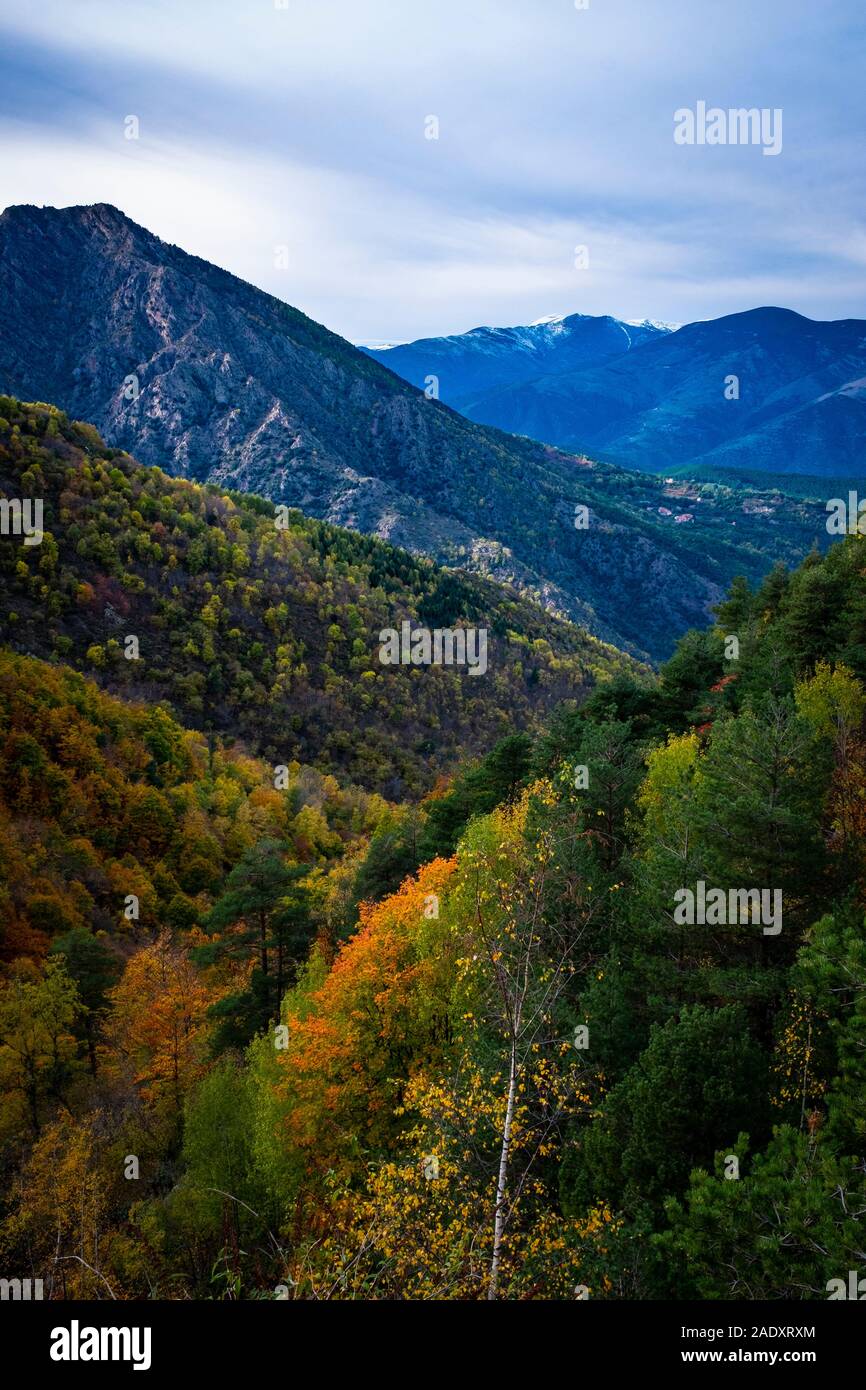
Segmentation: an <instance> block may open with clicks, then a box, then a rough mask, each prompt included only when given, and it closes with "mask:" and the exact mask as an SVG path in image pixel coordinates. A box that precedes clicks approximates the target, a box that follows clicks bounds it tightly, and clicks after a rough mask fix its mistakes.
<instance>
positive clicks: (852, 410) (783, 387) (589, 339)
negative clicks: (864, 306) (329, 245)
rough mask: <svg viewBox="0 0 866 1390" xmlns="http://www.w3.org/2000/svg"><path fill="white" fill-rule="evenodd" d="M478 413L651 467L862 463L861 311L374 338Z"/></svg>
mask: <svg viewBox="0 0 866 1390" xmlns="http://www.w3.org/2000/svg"><path fill="white" fill-rule="evenodd" d="M364 350H365V351H366V352H368V353H369V355H370V356H373V357H375V358H376V359H377V360H378V361H379V362H381V363H383V364H384V365H385V366H388V367H390V368H391V369H392V371H395V372H397V373H398V375H400V376H402V377H403V378H404V379H405V380H407V381H410V382H412V383H413V384H414V385H416V386H420V387H422V388H423V387H424V385H425V382H426V381H427V380H428V379H429V378H430V377H436V378H437V386H438V392H439V396H440V398H441V399H442V400H443V401H445V402H446V403H447V404H449V405H451V406H453V407H454V408H455V409H457V410H459V411H460V412H461V413H462V414H464V415H466V416H467V417H468V418H469V419H471V420H474V421H476V422H477V423H479V424H486V425H495V426H497V427H498V428H499V429H503V430H508V431H509V432H510V433H512V434H519V435H528V436H530V437H531V438H534V439H539V440H543V441H544V442H545V443H549V444H554V445H556V446H558V447H560V448H564V449H569V450H574V451H584V452H587V453H590V454H593V455H595V456H602V457H605V458H607V459H610V460H612V461H614V462H617V463H620V464H622V465H623V466H625V467H628V468H635V469H641V470H645V471H648V472H659V471H662V472H668V473H671V472H673V473H676V472H677V471H679V472H681V473H683V474H694V473H695V472H696V471H697V470H700V473H701V475H702V476H712V475H713V474H720V473H723V472H726V471H727V470H731V469H733V470H737V471H749V472H751V473H755V472H762V473H773V474H809V475H813V476H819V477H836V478H839V477H856V476H860V475H862V474H863V473H864V471H866V469H864V457H866V447H864V446H866V322H864V321H863V320H861V319H840V320H837V321H835V322H827V323H823V322H816V321H814V320H812V319H808V318H805V317H804V316H803V315H801V314H797V313H794V312H793V311H792V310H790V309H780V308H774V307H765V308H759V309H750V310H748V311H746V312H744V313H739V314H728V315H726V316H725V317H723V318H718V319H709V320H706V321H701V322H697V323H689V324H686V325H684V326H683V327H679V328H676V326H675V325H669V324H656V323H653V322H651V321H648V320H645V321H644V322H642V323H626V322H623V321H622V320H620V319H616V318H611V317H610V316H607V315H605V316H601V317H593V316H591V315H585V314H569V315H564V316H561V317H560V316H551V317H550V318H549V319H546V320H540V321H539V322H537V323H535V324H530V325H528V326H526V327H517V328H475V329H473V330H471V332H469V333H462V334H457V335H454V336H452V337H444V338H426V339H420V340H419V341H417V342H414V343H402V344H397V345H394V346H387V347H386V346H378V347H367V348H365V349H364Z"/></svg>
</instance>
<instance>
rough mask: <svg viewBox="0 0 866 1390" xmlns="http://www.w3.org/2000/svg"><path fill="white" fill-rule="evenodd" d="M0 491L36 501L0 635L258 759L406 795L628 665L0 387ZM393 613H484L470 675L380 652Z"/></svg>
mask: <svg viewBox="0 0 866 1390" xmlns="http://www.w3.org/2000/svg"><path fill="white" fill-rule="evenodd" d="M0 495H2V496H5V497H9V498H21V497H26V496H34V495H35V496H36V497H39V498H41V499H43V502H44V521H43V527H44V531H45V536H44V539H43V540H42V543H41V544H38V545H25V544H24V540H23V537H21V536H16V535H8V536H6V535H3V536H0V574H2V579H3V587H2V599H0V641H2V642H4V643H6V644H7V645H9V646H13V647H15V648H17V649H18V650H19V651H22V652H24V653H26V654H28V655H36V656H40V657H53V658H55V659H57V658H60V659H62V660H64V661H67V662H69V663H71V664H73V665H75V666H77V667H79V668H80V669H82V670H84V671H85V672H86V673H87V674H89V675H93V676H95V677H96V678H97V679H98V680H99V681H100V682H101V683H102V684H103V685H104V686H105V687H106V688H107V689H108V690H110V691H112V692H114V693H119V694H122V695H124V696H125V697H127V698H134V699H143V700H149V701H154V700H168V701H170V702H171V704H172V706H173V707H174V708H175V709H176V710H177V711H178V713H179V714H180V716H181V717H182V718H183V719H184V720H185V721H186V722H187V723H188V724H191V725H193V726H194V727H198V728H204V729H205V730H206V731H214V732H216V733H220V732H223V733H231V734H235V735H240V736H241V737H242V738H243V739H244V740H245V742H246V743H247V744H248V746H249V747H251V748H252V749H253V750H254V751H255V752H258V753H261V754H262V755H263V756H265V757H267V758H269V759H270V760H271V762H272V763H273V764H274V765H277V764H281V765H288V764H289V763H291V762H292V761H293V760H296V759H297V760H301V761H304V762H308V763H315V764H316V766H318V767H319V768H320V769H322V770H324V771H335V772H340V773H341V774H343V775H346V776H349V777H350V778H352V779H353V780H354V781H356V782H357V783H359V784H360V785H362V786H367V787H371V788H374V789H377V790H384V791H386V792H387V793H388V794H391V795H398V794H400V793H401V792H404V791H406V790H411V791H416V790H419V789H423V788H426V787H428V786H430V785H431V784H432V783H433V781H434V780H435V778H436V775H437V773H439V772H441V771H443V770H446V769H448V768H450V767H451V766H453V765H454V763H455V762H456V761H457V760H458V759H462V758H463V757H465V756H467V755H468V756H477V754H479V753H481V752H484V751H485V750H486V749H487V748H489V747H490V746H491V745H492V744H493V743H494V742H495V741H496V740H497V739H498V738H500V737H502V736H503V735H504V734H507V733H509V732H511V731H512V730H513V729H514V728H524V727H527V726H530V725H532V724H533V723H534V722H535V720H536V719H537V718H538V717H539V715H540V714H541V712H542V711H544V710H546V709H549V708H550V707H551V706H552V704H553V703H554V702H555V701H557V700H558V699H563V698H574V697H579V696H581V695H582V694H584V693H585V692H586V691H587V690H589V689H590V688H591V687H592V685H593V684H594V683H595V681H596V679H597V678H599V677H601V678H603V677H605V676H606V675H610V674H613V673H614V672H616V671H618V670H624V669H630V668H631V667H632V666H633V664H634V663H633V662H631V661H630V660H629V658H627V657H624V656H623V655H622V654H621V653H620V652H617V651H615V650H613V649H612V648H608V647H605V646H603V645H602V644H601V643H600V642H597V641H596V640H595V639H594V638H592V637H589V636H587V635H586V634H585V633H584V632H583V631H582V630H580V629H578V628H576V627H574V626H573V625H572V624H570V623H567V622H564V621H562V620H560V619H557V618H555V617H553V616H551V615H550V614H547V613H545V612H544V611H543V610H542V609H540V608H539V607H538V606H537V605H536V604H534V603H531V602H528V601H527V600H525V599H521V598H520V597H519V596H518V595H517V594H516V593H515V592H514V591H513V590H507V589H504V588H502V587H500V586H499V585H496V584H494V583H492V582H491V581H489V580H485V579H481V578H477V577H474V576H470V575H460V574H452V573H449V572H446V571H443V570H441V569H437V568H436V566H434V565H433V564H432V563H431V562H430V561H428V560H425V559H417V558H414V557H412V556H410V555H407V554H406V553H405V552H403V551H399V550H396V549H395V548H394V547H392V546H389V545H386V544H383V543H382V542H379V541H375V540H372V539H370V538H368V537H364V536H358V535H356V534H354V533H352V532H349V531H342V530H338V529H337V528H335V527H331V526H327V525H324V524H323V523H321V522H318V521H314V520H308V519H307V518H304V517H303V516H301V515H300V514H299V513H292V514H290V516H289V518H288V521H289V524H288V525H287V526H286V527H285V528H283V529H280V528H278V527H277V526H276V525H275V514H274V508H273V506H272V505H271V504H270V503H268V502H265V501H263V500H262V499H261V498H256V497H244V496H241V495H239V494H234V495H231V496H229V495H227V494H225V493H223V492H221V491H220V490H219V489H217V488H214V487H207V488H204V487H201V486H199V485H197V484H193V483H190V482H187V481H178V480H173V479H171V478H169V477H167V476H166V475H165V474H164V473H162V472H161V471H160V470H159V469H156V468H142V467H140V466H139V465H138V464H136V463H135V461H134V460H133V459H131V458H129V457H128V456H127V455H125V454H123V453H121V452H120V451H118V450H110V449H107V448H106V447H105V446H104V445H103V443H102V441H101V440H100V438H99V436H98V435H97V433H96V431H95V430H93V428H92V427H91V426H83V425H73V424H70V423H69V421H68V419H67V418H66V416H65V415H63V414H62V413H61V412H59V411H57V410H56V409H53V408H51V407H49V406H44V405H36V406H34V405H22V404H21V403H20V402H18V401H15V400H12V399H11V398H9V397H3V396H0ZM403 620H410V621H412V620H414V622H415V623H417V624H418V625H424V626H428V627H437V626H438V627H450V626H452V625H455V624H459V625H461V626H463V627H476V626H477V627H485V628H488V629H489V637H488V653H487V670H486V672H483V673H482V672H481V671H480V667H479V672H478V673H476V674H470V672H469V671H468V669H467V668H466V666H463V667H459V666H458V665H451V666H448V665H439V666H423V667H419V666H417V665H416V666H394V665H384V664H382V662H381V660H380V656H379V653H380V647H381V641H380V633H381V632H382V630H383V629H385V628H395V629H399V628H400V624H401V622H402V621H403ZM130 637H134V638H135V639H136V640H137V643H138V655H137V656H135V655H134V654H133V655H132V656H131V657H130V656H127V647H128V639H129V638H130ZM131 650H133V652H134V649H131Z"/></svg>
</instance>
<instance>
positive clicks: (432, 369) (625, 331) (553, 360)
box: [362, 314, 671, 428]
mask: <svg viewBox="0 0 866 1390" xmlns="http://www.w3.org/2000/svg"><path fill="white" fill-rule="evenodd" d="M670 332H671V325H669V324H656V323H650V322H649V321H648V320H645V321H644V322H643V323H637V324H631V323H624V322H623V321H622V320H621V319H615V318H611V317H609V316H608V315H605V316H603V317H595V316H593V315H591V314H568V315H564V314H548V315H547V316H546V317H545V318H541V319H538V320H537V321H536V322H535V323H530V324H527V325H526V326H519V327H516V328H472V329H470V331H469V332H468V333H457V334H453V335H450V336H448V337H445V338H419V339H418V340H417V341H416V342H413V343H382V344H379V345H362V346H363V350H364V351H365V352H367V353H369V355H370V356H371V357H375V358H376V359H377V361H379V362H382V363H383V364H384V366H386V367H390V368H391V370H392V371H393V372H396V373H397V375H398V376H402V377H403V378H404V379H405V380H406V381H411V383H412V385H413V386H417V387H419V388H420V389H421V390H425V389H428V387H429V378H430V377H431V376H435V377H436V379H437V387H436V389H437V390H438V392H439V399H440V400H443V401H445V402H446V404H447V405H452V406H454V408H455V410H460V411H463V412H464V413H465V414H468V415H471V413H472V406H473V402H475V401H477V400H481V399H483V398H484V396H485V394H486V393H487V392H489V391H494V392H495V391H497V390H499V389H500V388H501V387H503V386H508V385H510V384H512V383H518V384H520V385H521V386H522V385H524V384H525V383H526V382H529V381H534V380H535V379H536V378H538V377H545V376H559V375H561V374H563V373H565V372H572V371H580V370H582V369H583V368H584V367H595V366H598V364H599V363H600V362H607V361H610V360H612V359H614V358H617V357H622V356H623V355H624V354H625V353H627V352H630V351H632V349H634V348H638V347H641V346H642V345H643V344H644V343H649V342H653V341H654V340H655V339H657V338H662V337H666V336H667V335H668V334H669V333H670ZM494 423H495V422H494ZM503 428H507V426H505V427H503Z"/></svg>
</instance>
